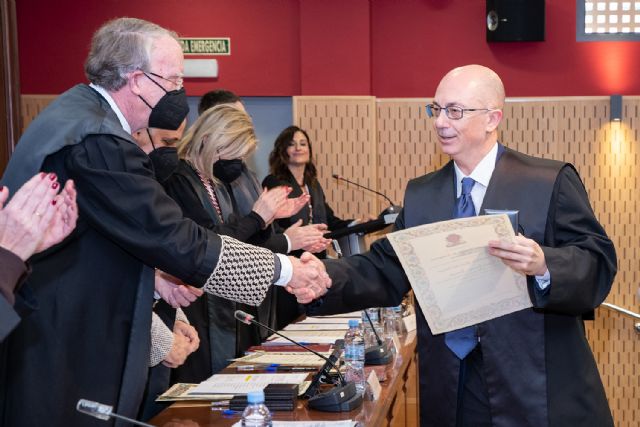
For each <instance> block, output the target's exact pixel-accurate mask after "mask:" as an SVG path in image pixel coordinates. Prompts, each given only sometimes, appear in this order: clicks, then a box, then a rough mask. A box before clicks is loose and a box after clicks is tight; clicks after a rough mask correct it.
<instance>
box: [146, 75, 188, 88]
mask: <svg viewBox="0 0 640 427" xmlns="http://www.w3.org/2000/svg"><path fill="white" fill-rule="evenodd" d="M145 74H151V75H152V76H154V77H157V78H159V79H162V80H166V81H168V82H171V83H173V84H174V85H176V87H177V88H178V89H181V88H182V84H183V83H184V78H183V77H181V76H175V77H162V76H161V75H160V74H156V73H152V72H151V71H146V72H145Z"/></svg>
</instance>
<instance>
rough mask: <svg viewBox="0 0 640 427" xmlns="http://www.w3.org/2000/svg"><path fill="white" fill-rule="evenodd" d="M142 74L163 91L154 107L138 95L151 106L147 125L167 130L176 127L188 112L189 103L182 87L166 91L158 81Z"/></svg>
mask: <svg viewBox="0 0 640 427" xmlns="http://www.w3.org/2000/svg"><path fill="white" fill-rule="evenodd" d="M144 75H145V76H146V77H147V78H148V79H149V80H151V81H152V82H153V83H155V85H156V86H158V87H159V88H160V89H162V90H163V91H164V95H163V96H162V98H160V100H159V101H158V103H157V104H156V106H155V107H152V106H151V105H150V104H149V103H148V102H147V101H146V100H145V99H144V98H143V97H142V96H140V95H138V96H139V97H140V99H142V102H144V103H145V104H147V107H149V108H151V114H150V115H149V127H150V128H158V129H167V130H176V129H178V128H179V127H180V125H181V124H182V122H183V121H184V119H185V117H187V114H189V104H188V103H187V94H186V92H185V91H184V88H180V89H178V90H172V91H169V92H167V91H166V90H165V88H163V87H162V86H161V85H160V84H159V83H158V82H156V81H155V80H153V79H152V78H151V77H149V76H147V73H144Z"/></svg>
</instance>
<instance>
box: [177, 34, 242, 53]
mask: <svg viewBox="0 0 640 427" xmlns="http://www.w3.org/2000/svg"><path fill="white" fill-rule="evenodd" d="M180 44H181V45H182V52H183V53H184V54H185V55H231V39H230V38H229V37H220V38H214V39H203V38H192V37H185V38H181V39H180Z"/></svg>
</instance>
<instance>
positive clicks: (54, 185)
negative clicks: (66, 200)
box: [51, 182, 60, 190]
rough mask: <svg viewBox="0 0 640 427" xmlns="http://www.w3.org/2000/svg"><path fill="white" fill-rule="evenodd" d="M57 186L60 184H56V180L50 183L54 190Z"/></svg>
mask: <svg viewBox="0 0 640 427" xmlns="http://www.w3.org/2000/svg"><path fill="white" fill-rule="evenodd" d="M59 186H60V184H58V183H57V182H54V183H53V184H51V188H53V189H54V190H56V189H57V188H58V187H59Z"/></svg>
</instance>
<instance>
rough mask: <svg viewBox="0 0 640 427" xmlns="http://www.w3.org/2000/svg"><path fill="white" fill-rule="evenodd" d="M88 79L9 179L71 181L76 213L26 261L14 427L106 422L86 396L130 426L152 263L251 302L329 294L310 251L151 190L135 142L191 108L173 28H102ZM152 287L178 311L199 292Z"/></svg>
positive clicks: (118, 23) (16, 343)
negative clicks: (236, 235) (290, 249)
mask: <svg viewBox="0 0 640 427" xmlns="http://www.w3.org/2000/svg"><path fill="white" fill-rule="evenodd" d="M85 73H86V75H87V78H88V80H89V81H90V82H91V84H90V85H84V84H81V85H77V86H75V87H73V88H71V89H70V90H68V91H67V92H65V93H64V94H62V95H60V96H59V97H58V98H57V99H56V100H55V101H54V102H52V103H51V105H50V106H49V107H48V108H47V109H46V110H44V111H43V112H42V113H41V114H40V116H38V117H37V118H36V119H35V120H34V122H33V123H32V124H31V126H29V128H28V129H27V131H26V132H25V134H24V136H23V137H22V138H21V140H20V141H19V143H18V145H17V148H16V151H15V153H14V155H13V156H12V158H11V160H10V162H9V165H8V166H7V169H6V172H5V174H4V176H3V179H2V184H4V185H6V186H8V187H9V188H14V189H15V188H18V187H19V186H20V185H21V184H22V183H23V182H24V181H26V180H27V179H28V178H29V177H31V176H32V175H33V174H34V173H36V172H37V171H39V170H47V171H51V172H55V173H56V174H57V176H58V179H59V180H60V182H61V183H64V182H65V181H66V180H67V179H73V180H74V181H75V182H76V186H77V190H78V206H79V213H80V217H79V220H78V226H77V228H76V230H75V232H74V233H72V234H71V235H70V236H69V237H68V238H67V239H65V240H64V241H63V242H62V243H61V244H59V245H57V246H55V247H53V248H51V249H50V250H49V251H47V252H46V253H45V254H43V255H42V256H39V257H37V258H34V259H33V260H32V261H33V274H32V275H31V277H30V278H29V279H28V280H27V282H26V283H25V285H24V286H26V287H28V288H29V289H30V290H31V291H32V292H33V294H34V296H35V299H36V300H37V301H38V303H39V308H38V309H37V310H35V311H34V312H33V313H32V314H31V315H30V316H28V317H26V318H25V319H23V321H22V323H21V325H20V326H19V327H18V328H17V329H16V330H15V331H14V333H13V334H12V336H10V337H9V339H8V341H7V343H6V345H7V354H8V358H7V361H6V364H5V365H4V366H3V367H2V372H0V387H1V389H2V390H1V392H2V396H3V398H2V401H1V402H2V411H3V413H2V414H1V415H2V418H1V422H2V424H3V425H7V426H36V425H42V426H44V425H51V426H62V425H64V426H73V425H82V426H86V425H93V423H95V424H96V425H102V424H101V423H102V422H101V421H98V420H92V419H90V418H88V417H86V416H84V415H81V414H79V413H77V412H76V410H75V404H76V402H77V401H78V399H80V398H86V399H90V400H96V401H100V402H103V403H106V404H109V405H114V406H115V412H117V413H119V414H122V415H125V416H129V417H136V415H137V413H138V409H139V405H140V402H141V400H142V394H143V391H144V386H145V377H146V373H147V366H148V363H149V330H150V323H151V306H152V300H153V291H154V268H158V269H159V270H162V271H164V272H167V273H169V274H171V275H173V276H175V277H177V278H179V279H181V280H182V281H184V283H187V284H189V285H193V286H196V287H202V288H203V290H204V291H206V292H210V293H213V294H216V295H218V296H222V297H225V298H228V299H231V300H235V301H241V302H244V303H248V304H253V305H257V304H259V303H260V301H261V300H262V299H263V298H264V295H265V294H266V292H267V290H268V289H269V288H270V286H271V285H272V284H276V285H286V286H287V289H288V290H289V291H291V292H294V293H295V294H296V295H297V297H298V298H299V300H300V301H302V302H305V301H309V300H311V299H312V298H314V297H317V296H319V295H321V294H323V293H324V292H325V291H326V287H327V286H330V280H329V279H328V277H327V276H326V273H324V272H323V268H322V265H321V264H320V263H319V262H316V261H317V260H314V259H313V257H311V256H308V257H307V258H306V259H304V260H303V261H300V260H297V259H294V258H288V257H286V256H275V255H274V254H273V253H272V252H270V251H268V250H265V249H262V248H258V247H254V246H250V245H246V244H243V243H241V242H238V241H237V240H234V239H231V238H228V237H224V236H218V235H216V234H214V233H212V232H211V231H209V230H206V229H204V228H201V227H199V226H197V225H196V224H195V223H194V222H192V221H191V220H187V219H185V218H183V215H182V212H181V210H180V208H179V207H178V206H177V205H176V204H175V202H174V201H173V200H172V199H171V198H169V197H168V196H167V195H166V194H165V192H164V191H163V189H162V187H161V186H160V185H159V184H158V183H157V181H156V179H155V176H154V171H153V168H152V166H151V162H150V160H149V158H148V157H147V155H146V154H145V153H144V152H143V151H142V150H141V149H140V148H139V147H138V146H137V145H136V143H135V141H134V140H133V138H132V136H131V133H132V132H135V131H137V130H139V129H143V128H147V127H157V128H163V129H177V128H178V126H180V124H181V123H182V121H183V120H184V118H185V117H186V115H187V113H188V107H187V102H186V97H185V93H184V89H183V88H182V83H183V55H182V50H181V48H180V44H179V43H178V40H177V38H176V35H175V34H174V33H172V32H170V31H168V30H166V29H164V28H161V27H159V26H157V25H155V24H152V23H150V22H147V21H143V20H139V19H133V18H120V19H115V20H113V21H110V22H107V23H106V24H104V25H103V26H102V27H101V28H100V29H99V30H98V31H97V32H96V33H95V34H94V37H93V40H92V45H91V49H90V52H89V56H88V58H87V61H86V63H85ZM305 261H306V262H305ZM303 262H305V263H303ZM156 289H157V290H158V291H159V293H160V294H161V296H162V297H163V298H165V299H166V300H167V301H168V302H169V303H171V304H173V305H179V304H188V302H189V301H193V299H194V298H195V295H197V294H200V293H201V292H202V291H201V290H198V289H195V288H191V287H188V286H185V285H176V284H174V283H172V282H171V281H167V280H165V281H162V280H161V281H159V284H158V285H157V286H156Z"/></svg>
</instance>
